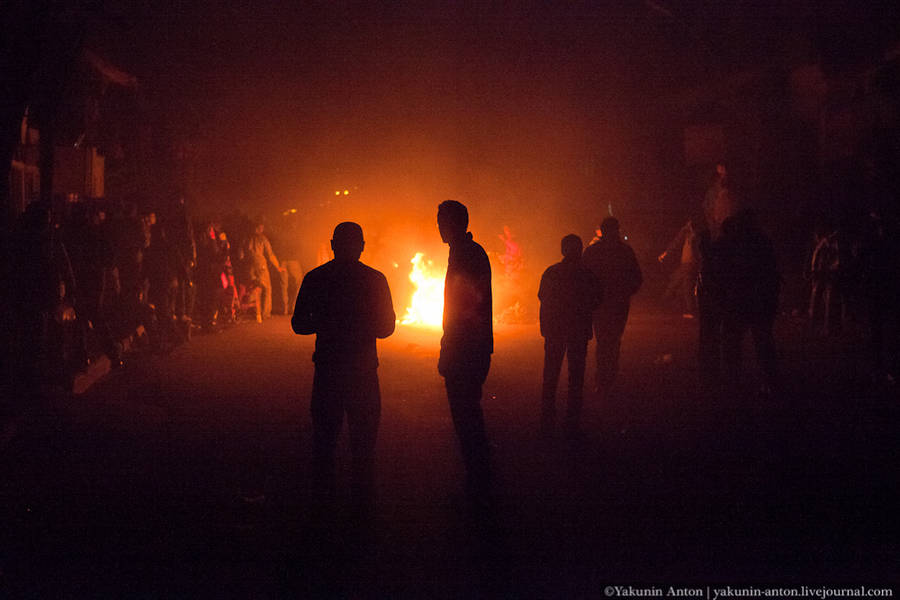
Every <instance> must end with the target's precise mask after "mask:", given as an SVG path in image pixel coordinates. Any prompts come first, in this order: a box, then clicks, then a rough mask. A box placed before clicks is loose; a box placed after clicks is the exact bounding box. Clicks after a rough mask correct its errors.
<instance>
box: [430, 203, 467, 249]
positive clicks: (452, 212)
mask: <svg viewBox="0 0 900 600" xmlns="http://www.w3.org/2000/svg"><path fill="white" fill-rule="evenodd" d="M437 218H438V231H440V232H441V240H442V241H443V242H444V243H445V244H450V243H452V242H455V241H457V240H459V239H462V238H463V237H464V236H465V235H466V229H468V228H469V211H468V209H466V205H465V204H463V203H462V202H457V201H456V200H445V201H443V202H441V203H440V204H439V205H438V216H437Z"/></svg>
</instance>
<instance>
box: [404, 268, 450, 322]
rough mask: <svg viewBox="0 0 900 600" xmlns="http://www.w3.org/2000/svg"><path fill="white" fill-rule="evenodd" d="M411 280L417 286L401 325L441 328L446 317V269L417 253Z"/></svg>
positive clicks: (410, 274) (410, 275)
mask: <svg viewBox="0 0 900 600" xmlns="http://www.w3.org/2000/svg"><path fill="white" fill-rule="evenodd" d="M409 262H410V263H412V270H411V271H410V272H409V280H410V281H411V282H412V283H413V285H414V286H415V292H413V295H412V299H411V300H410V305H409V306H408V307H407V308H406V315H405V316H404V317H403V318H402V319H401V320H400V324H401V325H418V326H422V327H440V326H441V324H442V320H443V316H444V277H445V275H446V274H447V270H446V268H444V269H441V268H439V267H435V265H434V261H432V260H428V259H426V258H425V255H424V254H422V253H421V252H417V253H416V255H415V256H414V257H413V258H412V260H411V261H409Z"/></svg>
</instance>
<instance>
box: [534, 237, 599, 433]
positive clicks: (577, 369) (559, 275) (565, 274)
mask: <svg viewBox="0 0 900 600" xmlns="http://www.w3.org/2000/svg"><path fill="white" fill-rule="evenodd" d="M582 246H583V243H582V241H581V238H580V237H578V236H577V235H575V234H570V235H567V236H566V237H564V238H563V239H562V242H561V243H560V249H561V250H562V255H563V259H562V261H560V262H558V263H556V264H555V265H550V266H549V267H548V268H547V270H546V271H544V274H543V275H542V276H541V286H540V289H539V290H538V299H540V301H541V312H540V320H541V335H542V336H543V337H544V385H543V390H542V394H541V434H542V435H543V436H544V437H549V436H550V435H552V433H553V430H554V428H555V426H556V388H557V385H558V383H559V372H560V369H561V367H562V361H563V357H566V358H567V360H568V363H569V393H568V405H567V407H566V420H565V434H566V437H568V438H570V439H573V440H574V439H576V438H577V437H578V435H579V423H580V420H581V407H582V404H583V402H584V367H585V360H586V357H587V345H588V341H589V340H590V339H591V337H593V331H592V315H593V312H594V309H595V308H596V307H597V305H598V304H600V300H601V298H602V290H601V288H600V282H599V280H598V279H597V278H596V277H595V276H594V274H593V273H592V272H591V271H589V270H588V268H587V267H585V266H584V265H583V264H582V261H581V251H582Z"/></svg>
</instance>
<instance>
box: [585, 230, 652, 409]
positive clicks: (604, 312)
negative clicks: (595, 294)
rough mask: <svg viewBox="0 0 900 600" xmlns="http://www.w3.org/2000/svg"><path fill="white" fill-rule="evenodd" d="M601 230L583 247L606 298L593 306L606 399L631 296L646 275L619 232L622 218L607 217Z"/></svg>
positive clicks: (601, 391) (599, 377)
mask: <svg viewBox="0 0 900 600" xmlns="http://www.w3.org/2000/svg"><path fill="white" fill-rule="evenodd" d="M600 233H601V236H600V239H598V240H597V241H596V242H595V243H593V244H591V245H590V246H588V247H587V248H585V249H584V254H583V255H582V261H583V262H584V266H586V267H587V268H588V269H590V271H591V272H592V273H593V274H594V275H595V276H596V277H597V279H599V280H600V285H601V286H602V288H603V301H602V302H601V303H600V305H599V306H598V307H597V308H596V309H595V310H594V338H596V340H597V368H596V373H595V378H594V384H595V386H596V391H597V394H598V396H599V398H600V399H601V400H603V399H606V398H607V397H608V396H609V393H610V389H611V388H612V385H613V382H614V381H615V378H616V374H617V373H618V371H619V350H620V348H621V345H622V334H623V333H624V332H625V323H626V322H627V321H628V311H629V309H630V307H631V297H632V296H633V295H634V294H635V293H637V291H638V289H640V287H641V283H643V276H642V275H641V268H640V266H638V262H637V258H636V257H635V255H634V250H632V249H631V246H629V245H628V244H626V243H625V242H624V241H622V238H621V236H620V235H619V220H618V219H616V218H614V217H607V218H606V219H604V220H603V222H602V223H601V224H600Z"/></svg>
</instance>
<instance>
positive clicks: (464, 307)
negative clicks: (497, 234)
mask: <svg viewBox="0 0 900 600" xmlns="http://www.w3.org/2000/svg"><path fill="white" fill-rule="evenodd" d="M441 350H442V352H443V351H447V350H451V351H452V353H453V354H454V355H456V354H459V353H466V352H474V353H478V354H491V353H492V352H493V351H494V328H493V317H492V313H491V263H490V261H489V260H488V257H487V253H486V252H485V251H484V248H482V247H481V246H480V245H479V244H477V243H476V242H474V241H473V240H472V234H471V233H468V234H466V239H465V240H463V241H461V242H458V243H456V244H453V245H451V246H450V257H449V259H448V261H447V277H446V279H445V280H444V335H443V337H442V338H441Z"/></svg>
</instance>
